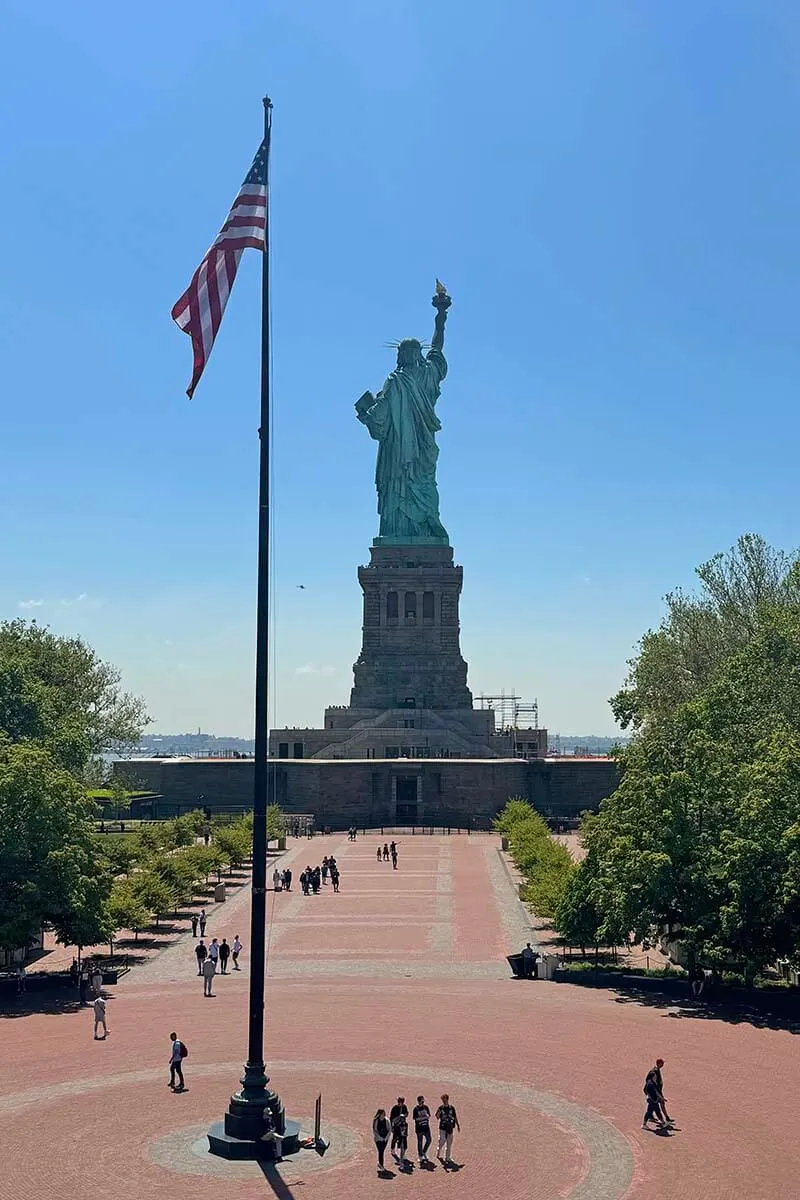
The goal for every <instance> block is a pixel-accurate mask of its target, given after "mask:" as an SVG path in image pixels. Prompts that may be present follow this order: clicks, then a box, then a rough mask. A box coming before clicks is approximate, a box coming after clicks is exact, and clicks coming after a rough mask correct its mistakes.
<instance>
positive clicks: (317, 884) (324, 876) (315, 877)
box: [300, 854, 340, 896]
mask: <svg viewBox="0 0 800 1200" xmlns="http://www.w3.org/2000/svg"><path fill="white" fill-rule="evenodd" d="M329 878H330V881H331V883H332V884H333V890H334V892H338V891H339V879H340V873H339V865H338V863H337V862H336V859H335V858H334V856H333V855H332V854H326V855H325V857H324V858H323V860H322V862H321V863H320V864H319V866H317V867H310V866H309V867H306V869H305V871H303V872H302V874H301V875H300V887H301V888H302V889H303V895H304V896H309V895H312V894H313V895H314V896H317V895H318V894H319V890H320V888H321V887H322V886H323V885H325V884H327V882H328V879H329Z"/></svg>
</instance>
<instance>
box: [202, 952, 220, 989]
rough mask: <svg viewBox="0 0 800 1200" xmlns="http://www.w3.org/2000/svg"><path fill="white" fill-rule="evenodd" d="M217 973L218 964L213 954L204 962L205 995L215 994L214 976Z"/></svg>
mask: <svg viewBox="0 0 800 1200" xmlns="http://www.w3.org/2000/svg"><path fill="white" fill-rule="evenodd" d="M216 973H217V964H216V962H215V961H214V959H213V958H212V957H211V955H209V956H208V958H207V959H206V961H205V962H204V963H203V995H204V996H213V995H214V992H212V990H211V989H212V987H213V985H214V976H215V975H216Z"/></svg>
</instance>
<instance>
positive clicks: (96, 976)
mask: <svg viewBox="0 0 800 1200" xmlns="http://www.w3.org/2000/svg"><path fill="white" fill-rule="evenodd" d="M102 988H103V972H102V971H101V970H100V968H99V967H98V966H95V967H94V969H93V971H92V991H93V992H94V994H95V996H99V995H100V992H101V991H102Z"/></svg>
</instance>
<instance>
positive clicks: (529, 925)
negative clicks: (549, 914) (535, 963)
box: [495, 846, 539, 946]
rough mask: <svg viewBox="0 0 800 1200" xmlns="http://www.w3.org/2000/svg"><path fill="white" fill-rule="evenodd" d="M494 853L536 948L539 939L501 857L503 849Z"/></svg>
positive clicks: (496, 848) (506, 865)
mask: <svg viewBox="0 0 800 1200" xmlns="http://www.w3.org/2000/svg"><path fill="white" fill-rule="evenodd" d="M495 851H496V853H497V857H498V858H499V859H500V862H501V863H502V865H503V870H504V872H505V876H506V879H507V880H508V885H509V887H510V888H511V890H512V892H513V893H514V899H515V901H516V903H517V907H518V908H519V911H520V912H521V913H522V917H523V923H524V924H525V925H526V926H527V927H528V929H529V930H530V932H531V942H533V943H534V944H535V945H536V946H538V945H539V939H538V938H537V936H536V930H535V929H534V927H533V925H531V914H530V912H529V911H528V909H527V908H526V907H525V904H524V903H523V902H522V900H520V898H519V888H518V887H517V884H516V883H515V881H514V877H513V875H512V874H511V872H510V870H509V869H508V863H507V862H506V860H505V858H504V857H503V849H502V847H501V846H496V847H495Z"/></svg>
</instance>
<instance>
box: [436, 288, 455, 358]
mask: <svg viewBox="0 0 800 1200" xmlns="http://www.w3.org/2000/svg"><path fill="white" fill-rule="evenodd" d="M452 303H453V301H452V300H451V299H450V297H449V296H448V294H447V288H446V287H445V286H444V284H443V283H442V282H441V280H439V279H437V280H436V293H435V295H434V297H433V300H432V304H433V307H434V308H435V309H436V318H435V320H434V322H433V337H432V338H431V350H438V352H439V353H440V354H441V353H442V351H443V350H444V326H445V321H446V320H447V310H448V308H449V307H450V305H451V304H452Z"/></svg>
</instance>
